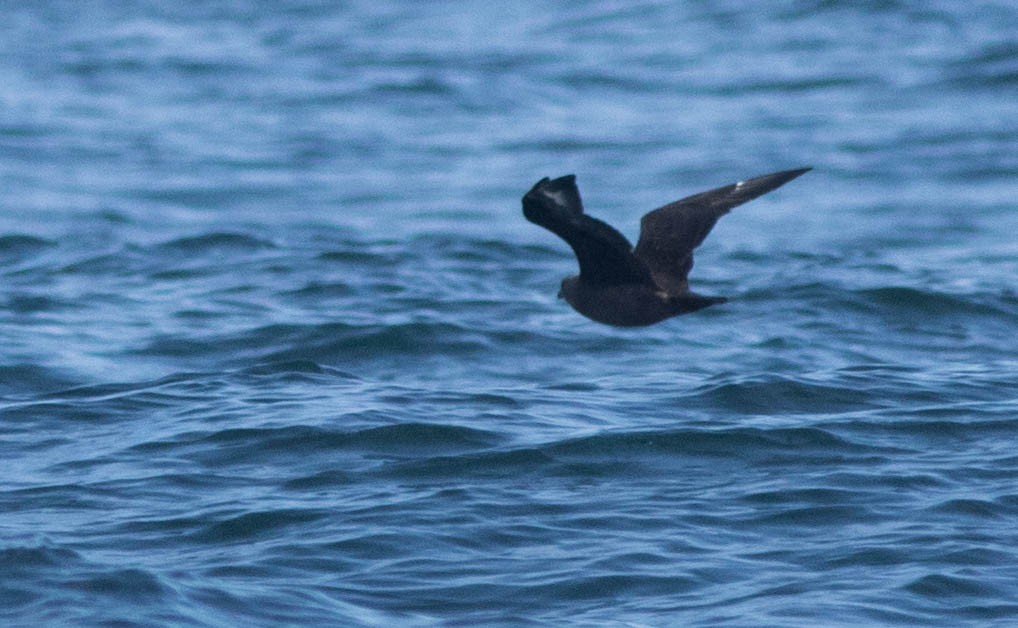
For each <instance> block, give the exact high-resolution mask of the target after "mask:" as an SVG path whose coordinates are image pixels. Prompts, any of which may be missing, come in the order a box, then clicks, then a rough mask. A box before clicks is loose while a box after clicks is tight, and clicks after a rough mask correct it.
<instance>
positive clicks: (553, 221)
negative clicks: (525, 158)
mask: <svg viewBox="0 0 1018 628" xmlns="http://www.w3.org/2000/svg"><path fill="white" fill-rule="evenodd" d="M523 215H524V216H526V218H527V220H529V221H530V222H532V223H534V224H535V225H540V226H542V227H544V228H545V229H547V230H549V231H551V232H552V233H554V234H555V235H557V236H559V237H560V238H562V239H563V240H565V241H566V242H567V243H568V244H569V246H571V247H572V249H573V252H574V253H576V259H577V260H579V262H580V278H581V279H582V280H583V281H584V282H586V283H591V284H598V285H622V284H632V283H637V284H646V285H648V286H653V285H654V281H653V279H652V278H651V276H650V272H649V271H648V270H647V268H646V267H645V266H644V264H643V263H642V262H641V261H639V260H638V259H636V257H635V256H634V255H633V246H632V245H631V244H630V243H629V240H627V239H626V237H625V236H624V235H622V234H621V233H619V232H618V231H616V230H615V229H614V228H613V227H611V226H610V225H608V224H607V223H604V222H602V221H600V220H598V219H597V218H592V217H590V216H588V215H586V214H584V213H583V202H582V201H581V200H580V191H579V190H578V189H577V188H576V176H575V175H571V174H570V175H566V176H564V177H559V178H558V179H548V178H547V177H545V178H544V179H541V180H540V181H538V182H537V184H536V185H534V187H533V188H531V190H530V191H529V192H527V193H526V195H525V196H524V197H523Z"/></svg>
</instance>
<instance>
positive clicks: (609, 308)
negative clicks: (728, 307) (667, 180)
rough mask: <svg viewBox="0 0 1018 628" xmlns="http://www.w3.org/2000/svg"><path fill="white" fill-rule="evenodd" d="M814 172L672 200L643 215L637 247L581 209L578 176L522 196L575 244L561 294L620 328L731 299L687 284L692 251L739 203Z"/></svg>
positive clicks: (786, 173)
mask: <svg viewBox="0 0 1018 628" xmlns="http://www.w3.org/2000/svg"><path fill="white" fill-rule="evenodd" d="M810 170H812V168H810V167H805V168H796V169H794V170H782V171H780V172H774V173H771V174H765V175H762V176H759V177H754V178H752V179H746V180H744V181H738V182H736V183H732V184H730V185H725V186H722V187H719V188H715V189H713V190H708V191H706V192H701V193H699V194H694V195H692V196H688V197H686V198H683V199H680V200H678V201H675V202H672V203H668V204H667V205H664V206H662V207H659V208H657V209H655V210H653V211H651V212H648V213H647V214H645V215H644V216H643V218H642V219H641V220H640V239H639V240H638V241H637V243H636V247H633V245H632V244H630V243H629V240H627V239H626V237H625V236H624V235H622V234H621V233H619V231H618V230H616V229H615V228H614V227H612V226H611V225H609V224H608V223H606V222H603V221H601V220H598V219H597V218H594V217H592V216H588V215H587V214H585V213H584V211H583V202H582V201H581V200H580V191H579V188H577V186H576V175H573V174H569V175H566V176H563V177H559V178H557V179H549V178H548V177H545V178H543V179H541V180H540V181H538V182H537V183H536V184H534V187H532V188H531V189H530V191H529V192H527V193H526V194H525V195H524V196H523V215H524V217H525V218H526V219H527V220H529V221H530V222H532V223H534V224H536V225H539V226H541V227H544V228H545V229H547V230H549V231H551V232H552V233H554V234H555V235H557V236H559V237H560V238H562V239H563V240H565V241H566V243H567V244H569V246H570V247H572V249H573V252H574V253H575V254H576V259H577V261H578V262H579V265H580V272H579V274H578V275H571V276H569V277H566V278H565V279H563V280H562V285H561V290H560V291H559V297H560V298H563V299H565V301H566V302H567V303H569V305H571V306H572V307H573V309H574V310H576V311H577V312H579V313H580V314H582V315H584V316H586V317H587V318H589V319H591V320H594V321H597V322H599V323H604V324H606V325H613V326H616V327H642V326H647V325H653V324H655V323H659V322H661V321H663V320H665V319H668V318H671V317H673V316H678V315H680V314H689V313H690V312H696V311H697V310H702V309H703V308H706V307H710V306H712V305H717V304H719V303H725V302H726V301H727V300H728V299H726V298H725V297H720V296H704V295H700V294H697V293H696V292H693V291H692V290H690V288H689V279H688V277H689V271H690V270H691V269H692V268H693V250H694V249H696V248H697V247H698V246H700V244H702V243H703V241H704V239H706V237H707V234H709V233H710V230H711V229H712V228H714V225H715V224H716V223H717V221H718V220H719V219H720V218H721V217H722V216H724V215H725V214H727V213H728V212H729V211H730V210H731V209H732V208H733V207H737V206H738V205H741V204H743V203H745V202H747V201H750V200H752V199H754V198H756V197H758V196H760V195H762V194H765V193H767V192H770V191H771V190H774V189H776V188H778V187H781V186H782V185H784V184H785V183H788V182H789V181H791V180H792V179H795V178H796V177H799V176H801V175H803V174H805V173H807V172H809V171H810Z"/></svg>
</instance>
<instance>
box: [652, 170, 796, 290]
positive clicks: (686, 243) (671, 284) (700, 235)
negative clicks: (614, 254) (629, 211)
mask: <svg viewBox="0 0 1018 628" xmlns="http://www.w3.org/2000/svg"><path fill="white" fill-rule="evenodd" d="M809 170H811V168H799V169H796V170H784V171H782V172H775V173H772V174H765V175H763V176H761V177H756V178H754V179H749V180H747V181H739V182H738V183H733V184H731V185H726V186H724V187H720V188H717V189H714V190H710V191H707V192H701V193H700V194H694V195H693V196H689V197H686V198H684V199H682V200H679V201H675V202H674V203H669V204H667V205H665V206H664V207H659V208H658V209H655V210H654V211H652V212H650V213H648V214H646V215H645V216H644V217H643V219H642V220H641V221H640V240H639V242H637V244H636V250H635V251H634V253H635V255H636V257H637V258H638V259H639V260H640V261H641V262H643V263H644V264H646V265H647V268H649V269H650V272H651V274H652V275H653V277H654V281H655V283H657V285H658V286H660V287H661V288H662V289H663V290H664V291H665V292H667V293H668V294H682V293H684V292H686V291H687V290H688V289H689V284H688V279H687V278H688V276H689V271H690V269H692V268H693V249H695V248H696V247H698V246H700V244H701V243H703V241H704V239H705V238H706V237H707V234H708V233H710V230H711V229H713V228H714V225H715V224H716V223H717V221H718V219H719V218H721V217H722V216H724V215H725V214H727V213H728V211H729V210H730V209H732V208H733V207H736V206H738V205H741V204H743V203H745V202H746V201H750V200H752V199H754V198H756V197H758V196H760V195H761V194H765V193H767V192H770V191H771V190H773V189H775V188H777V187H780V186H782V185H784V184H785V183H788V182H789V181H791V180H792V179H794V178H796V177H798V176H799V175H801V174H803V173H805V172H808V171H809Z"/></svg>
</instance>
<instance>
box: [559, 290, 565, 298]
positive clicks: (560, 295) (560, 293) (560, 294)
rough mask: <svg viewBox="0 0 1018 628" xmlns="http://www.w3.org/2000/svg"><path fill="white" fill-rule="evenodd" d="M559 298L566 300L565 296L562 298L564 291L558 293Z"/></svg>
mask: <svg viewBox="0 0 1018 628" xmlns="http://www.w3.org/2000/svg"><path fill="white" fill-rule="evenodd" d="M558 298H560V299H564V298H565V297H564V296H562V290H559V291H558Z"/></svg>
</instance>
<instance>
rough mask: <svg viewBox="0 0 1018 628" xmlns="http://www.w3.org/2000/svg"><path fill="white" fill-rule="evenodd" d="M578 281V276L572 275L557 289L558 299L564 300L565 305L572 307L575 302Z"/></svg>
mask: <svg viewBox="0 0 1018 628" xmlns="http://www.w3.org/2000/svg"><path fill="white" fill-rule="evenodd" d="M579 281H580V276H579V275H572V276H570V277H566V278H565V279H563V280H562V285H561V286H560V287H559V289H558V298H560V299H565V300H566V303H568V304H570V305H572V304H573V302H574V300H575V295H576V290H577V287H578V286H577V284H578V282H579Z"/></svg>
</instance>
